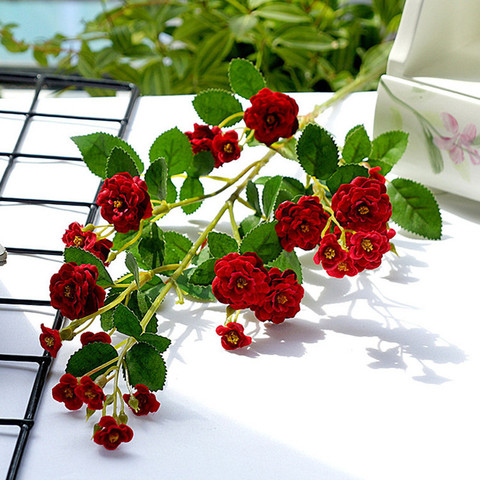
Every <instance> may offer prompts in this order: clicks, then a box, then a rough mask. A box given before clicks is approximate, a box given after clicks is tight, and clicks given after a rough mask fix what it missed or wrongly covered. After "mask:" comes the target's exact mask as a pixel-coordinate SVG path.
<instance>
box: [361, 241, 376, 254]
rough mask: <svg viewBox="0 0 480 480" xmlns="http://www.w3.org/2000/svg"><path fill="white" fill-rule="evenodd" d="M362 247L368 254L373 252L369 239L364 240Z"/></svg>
mask: <svg viewBox="0 0 480 480" xmlns="http://www.w3.org/2000/svg"><path fill="white" fill-rule="evenodd" d="M360 245H361V246H362V248H363V249H364V250H365V251H366V252H371V251H372V250H373V245H372V242H371V241H370V240H369V239H368V238H364V239H363V240H362V242H361V243H360Z"/></svg>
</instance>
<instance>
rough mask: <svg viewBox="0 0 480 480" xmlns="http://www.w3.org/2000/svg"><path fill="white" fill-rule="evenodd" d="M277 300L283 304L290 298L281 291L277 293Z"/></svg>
mask: <svg viewBox="0 0 480 480" xmlns="http://www.w3.org/2000/svg"><path fill="white" fill-rule="evenodd" d="M276 300H277V303H279V304H280V305H283V304H284V303H286V302H287V301H288V298H287V296H286V295H284V294H283V293H280V294H279V295H277V297H276Z"/></svg>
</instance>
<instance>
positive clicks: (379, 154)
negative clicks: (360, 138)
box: [368, 131, 408, 175]
mask: <svg viewBox="0 0 480 480" xmlns="http://www.w3.org/2000/svg"><path fill="white" fill-rule="evenodd" d="M407 144H408V133H406V132H400V131H392V132H385V133H382V134H381V135H379V136H378V137H377V138H375V139H374V140H373V143H372V153H371V154H370V159H369V161H368V163H369V164H370V166H371V167H377V166H379V167H381V168H382V174H383V175H386V174H387V173H388V172H389V171H390V170H391V169H392V167H393V166H394V165H395V164H396V163H397V162H398V161H399V160H400V158H401V157H402V155H403V154H404V152H405V150H406V148H407Z"/></svg>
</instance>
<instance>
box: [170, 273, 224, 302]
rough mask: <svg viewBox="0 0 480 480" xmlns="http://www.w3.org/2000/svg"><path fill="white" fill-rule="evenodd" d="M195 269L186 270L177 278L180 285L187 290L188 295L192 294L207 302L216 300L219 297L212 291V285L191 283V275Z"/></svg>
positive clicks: (197, 298)
mask: <svg viewBox="0 0 480 480" xmlns="http://www.w3.org/2000/svg"><path fill="white" fill-rule="evenodd" d="M194 270H195V269H192V268H190V269H188V270H185V272H184V273H183V275H180V276H179V277H178V279H177V284H178V286H179V287H180V288H181V289H182V290H183V291H184V292H185V294H186V295H190V296H191V297H193V298H195V299H196V300H204V301H206V302H215V301H216V300H217V299H216V298H215V296H214V295H213V293H212V287H211V285H208V286H203V285H195V284H193V283H190V281H189V278H190V275H192V273H193V272H194Z"/></svg>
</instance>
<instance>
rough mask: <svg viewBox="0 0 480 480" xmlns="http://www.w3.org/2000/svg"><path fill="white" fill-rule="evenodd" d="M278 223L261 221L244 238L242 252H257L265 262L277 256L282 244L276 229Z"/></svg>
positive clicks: (241, 246)
mask: <svg viewBox="0 0 480 480" xmlns="http://www.w3.org/2000/svg"><path fill="white" fill-rule="evenodd" d="M276 223H277V222H269V223H260V224H259V225H258V226H256V227H255V228H253V229H252V230H250V231H249V232H248V233H247V234H246V235H245V237H244V238H243V240H242V243H241V245H240V253H242V254H243V253H246V252H255V253H256V254H257V255H258V256H259V257H260V258H261V259H262V260H263V261H264V262H270V261H272V260H274V259H275V258H277V257H278V256H279V255H280V253H281V252H282V246H281V245H280V241H279V239H278V236H277V232H276V231H275V225H276Z"/></svg>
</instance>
